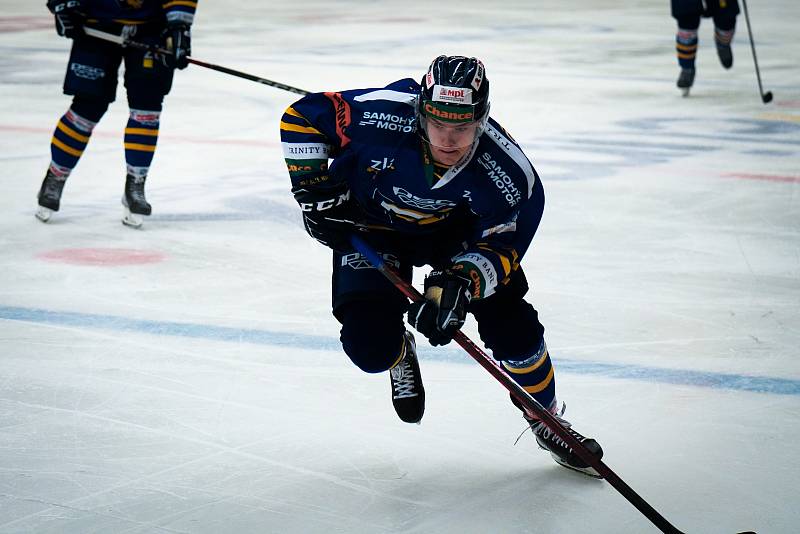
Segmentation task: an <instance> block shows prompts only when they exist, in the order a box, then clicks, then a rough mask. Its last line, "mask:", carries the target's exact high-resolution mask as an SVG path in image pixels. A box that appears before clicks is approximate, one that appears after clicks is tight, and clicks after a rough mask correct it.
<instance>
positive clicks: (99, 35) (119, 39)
mask: <svg viewBox="0 0 800 534" xmlns="http://www.w3.org/2000/svg"><path fill="white" fill-rule="evenodd" d="M83 32H84V33H85V34H86V35H88V36H89V37H94V38H95V39H102V40H103V41H108V42H111V43H116V44H118V45H120V46H130V47H131V48H137V49H139V50H150V51H151V52H155V53H158V54H167V55H172V52H171V51H170V50H167V49H165V48H160V47H157V46H153V45H148V44H145V43H139V42H136V41H131V40H130V39H128V38H126V37H123V36H122V35H116V34H113V33H108V32H104V31H101V30H96V29H94V28H89V27H88V26H84V27H83ZM186 59H187V60H188V61H189V63H191V64H193V65H198V66H200V67H205V68H207V69H211V70H216V71H218V72H224V73H225V74H230V75H231V76H236V77H238V78H244V79H245V80H250V81H252V82H256V83H260V84H263V85H269V86H270V87H275V88H276V89H283V90H284V91H289V92H290V93H297V94H298V95H307V94H308V93H309V92H308V91H306V90H304V89H298V88H297V87H292V86H291V85H286V84H285V83H280V82H275V81H272V80H267V79H266V78H261V77H260V76H255V75H253V74H248V73H246V72H241V71H238V70H233V69H229V68H228V67H222V66H220V65H214V64H213V63H206V62H205V61H200V60H199V59H194V58H191V57H189V58H186Z"/></svg>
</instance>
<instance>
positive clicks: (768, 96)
mask: <svg viewBox="0 0 800 534" xmlns="http://www.w3.org/2000/svg"><path fill="white" fill-rule="evenodd" d="M742 6H743V7H744V20H745V22H747V35H749V36H750V49H751V50H752V51H753V65H755V67H756V79H757V80H758V92H759V94H760V95H761V101H762V102H764V103H765V104H768V103H770V102H771V101H772V91H767V92H766V93H765V92H764V88H763V87H762V86H761V73H760V72H759V70H758V59H756V45H755V44H754V43H753V30H751V29H750V16H749V15H748V14H747V0H742Z"/></svg>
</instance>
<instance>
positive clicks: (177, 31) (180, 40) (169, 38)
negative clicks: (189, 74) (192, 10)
mask: <svg viewBox="0 0 800 534" xmlns="http://www.w3.org/2000/svg"><path fill="white" fill-rule="evenodd" d="M162 38H163V40H164V48H166V49H167V50H169V51H171V52H172V54H165V55H164V63H166V65H167V67H169V68H171V69H185V68H186V67H187V66H188V65H189V56H191V55H192V28H191V26H189V25H188V24H186V23H184V22H168V23H167V27H166V28H165V29H164V33H163V34H162Z"/></svg>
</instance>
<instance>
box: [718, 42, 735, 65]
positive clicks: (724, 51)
mask: <svg viewBox="0 0 800 534" xmlns="http://www.w3.org/2000/svg"><path fill="white" fill-rule="evenodd" d="M714 42H715V43H716V45H717V55H718V56H719V62H720V63H722V66H723V67H725V68H726V69H729V68H731V67H732V66H733V50H731V43H730V41H728V42H727V43H724V42H722V41H720V40H719V38H718V37H715V39H714Z"/></svg>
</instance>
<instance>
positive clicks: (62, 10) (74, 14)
mask: <svg viewBox="0 0 800 534" xmlns="http://www.w3.org/2000/svg"><path fill="white" fill-rule="evenodd" d="M80 8H81V2H80V0H47V9H49V10H50V12H51V13H52V14H53V15H55V17H56V32H58V35H60V36H62V37H66V38H68V39H74V38H75V37H80V36H81V35H83V21H84V16H83V14H82V13H81V12H80V11H79V10H80Z"/></svg>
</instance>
